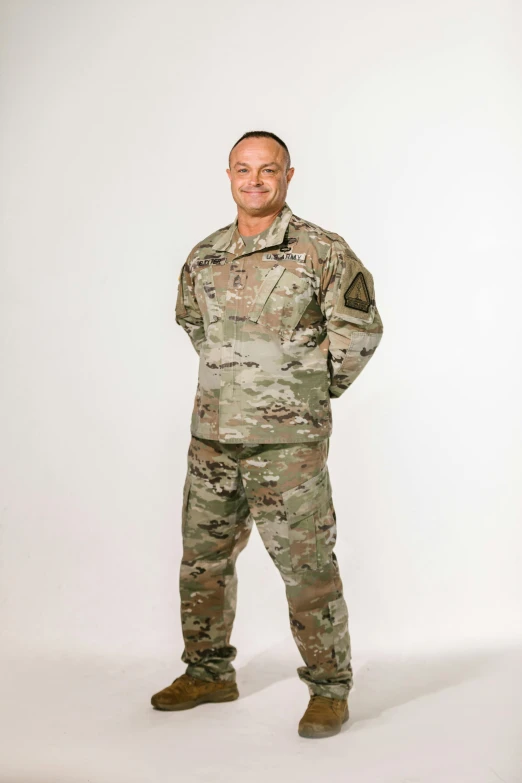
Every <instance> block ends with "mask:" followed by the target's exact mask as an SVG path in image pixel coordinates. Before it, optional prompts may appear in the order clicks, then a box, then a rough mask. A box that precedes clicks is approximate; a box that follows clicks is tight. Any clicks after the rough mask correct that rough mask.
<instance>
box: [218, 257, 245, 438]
mask: <svg viewBox="0 0 522 783" xmlns="http://www.w3.org/2000/svg"><path fill="white" fill-rule="evenodd" d="M244 274H245V270H244V259H243V258H241V259H236V260H234V261H232V262H231V264H230V274H229V277H228V284H227V294H228V292H231V293H232V294H233V295H232V296H228V295H227V296H226V297H225V303H224V325H223V346H222V350H221V364H222V371H221V390H220V398H219V435H220V437H221V436H222V434H223V431H224V430H228V431H229V432H230V435H231V436H232V437H240V435H241V424H242V420H241V381H240V374H239V373H240V369H241V367H240V363H241V357H240V356H239V355H237V354H236V349H237V347H238V342H239V341H238V330H239V329H240V328H241V326H240V321H239V316H240V315H241V302H242V295H241V294H240V295H239V296H238V292H240V291H242V289H243V288H244V281H243V280H242V278H243V277H244Z"/></svg>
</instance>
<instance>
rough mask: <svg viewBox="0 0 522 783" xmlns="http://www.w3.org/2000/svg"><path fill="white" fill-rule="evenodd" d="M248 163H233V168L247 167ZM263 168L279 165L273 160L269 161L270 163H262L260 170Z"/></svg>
mask: <svg viewBox="0 0 522 783" xmlns="http://www.w3.org/2000/svg"><path fill="white" fill-rule="evenodd" d="M248 165H249V164H248V163H241V162H240V161H238V162H237V163H234V166H248ZM265 166H279V163H278V162H277V161H275V160H271V161H270V163H263V165H262V166H261V168H265Z"/></svg>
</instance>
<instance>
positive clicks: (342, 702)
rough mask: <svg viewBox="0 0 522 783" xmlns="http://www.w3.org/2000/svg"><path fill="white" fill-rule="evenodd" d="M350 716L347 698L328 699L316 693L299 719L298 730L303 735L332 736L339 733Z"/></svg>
mask: <svg viewBox="0 0 522 783" xmlns="http://www.w3.org/2000/svg"><path fill="white" fill-rule="evenodd" d="M349 717H350V713H349V712H348V699H347V698H346V699H328V698H327V697H326V696H319V695H318V694H316V693H314V694H312V695H311V696H310V701H309V703H308V707H307V708H306V711H305V714H304V715H303V717H302V718H301V720H300V721H299V729H298V731H299V734H300V735H301V737H332V736H333V735H334V734H339V732H340V731H341V725H342V724H343V723H346V721H347V720H348V718H349Z"/></svg>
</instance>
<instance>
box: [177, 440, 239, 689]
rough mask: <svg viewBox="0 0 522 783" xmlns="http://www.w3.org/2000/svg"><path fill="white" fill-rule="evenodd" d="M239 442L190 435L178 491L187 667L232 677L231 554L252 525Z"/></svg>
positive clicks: (196, 673) (208, 676)
mask: <svg viewBox="0 0 522 783" xmlns="http://www.w3.org/2000/svg"><path fill="white" fill-rule="evenodd" d="M239 448H240V445H239V444H228V445H227V444H221V443H219V442H218V441H211V440H203V439H201V438H196V437H195V436H192V437H191V441H190V445H189V450H188V459H187V474H186V479H185V485H184V491H183V511H182V531H183V556H182V561H181V567H180V580H179V585H180V596H181V627H182V631H183V638H184V642H185V648H184V650H183V654H182V656H181V660H182V661H183V662H184V663H186V664H188V666H187V670H186V671H187V672H188V673H189V674H191V675H192V676H193V677H199V678H200V679H203V680H229V681H235V679H236V672H235V669H234V666H233V665H232V661H233V660H234V658H235V657H236V654H237V650H236V648H235V647H234V646H233V645H231V644H230V635H231V633H232V626H233V623H234V617H235V613H236V600H237V574H236V567H235V563H236V559H237V556H238V555H239V553H240V552H241V551H242V550H243V549H244V548H245V546H246V545H247V542H248V539H249V536H250V532H251V529H252V518H251V517H250V515H249V509H248V503H247V500H246V497H245V492H244V489H243V485H242V483H241V481H240V480H239V472H238V462H237V458H236V454H237V452H238V450H239Z"/></svg>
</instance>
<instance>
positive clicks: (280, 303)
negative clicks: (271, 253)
mask: <svg viewBox="0 0 522 783" xmlns="http://www.w3.org/2000/svg"><path fill="white" fill-rule="evenodd" d="M313 295H314V290H313V287H312V283H311V281H310V280H309V278H308V277H306V276H303V277H301V276H300V275H296V274H295V273H294V272H292V271H291V270H290V269H287V268H286V267H285V266H283V265H282V264H275V266H273V267H272V268H271V269H269V270H268V271H266V273H265V275H264V278H263V280H262V282H261V285H260V287H259V290H258V292H257V295H256V297H255V299H254V301H253V304H252V307H251V309H250V312H249V313H248V319H249V320H250V321H254V322H255V323H258V324H259V325H260V326H264V327H266V328H267V329H271V330H273V331H275V332H278V333H279V334H280V335H281V336H283V337H290V335H291V334H292V332H293V331H294V329H295V328H296V326H297V324H298V323H299V321H300V319H301V316H302V315H303V313H304V311H305V310H306V308H307V307H308V305H309V304H310V302H311V301H312V298H313Z"/></svg>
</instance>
